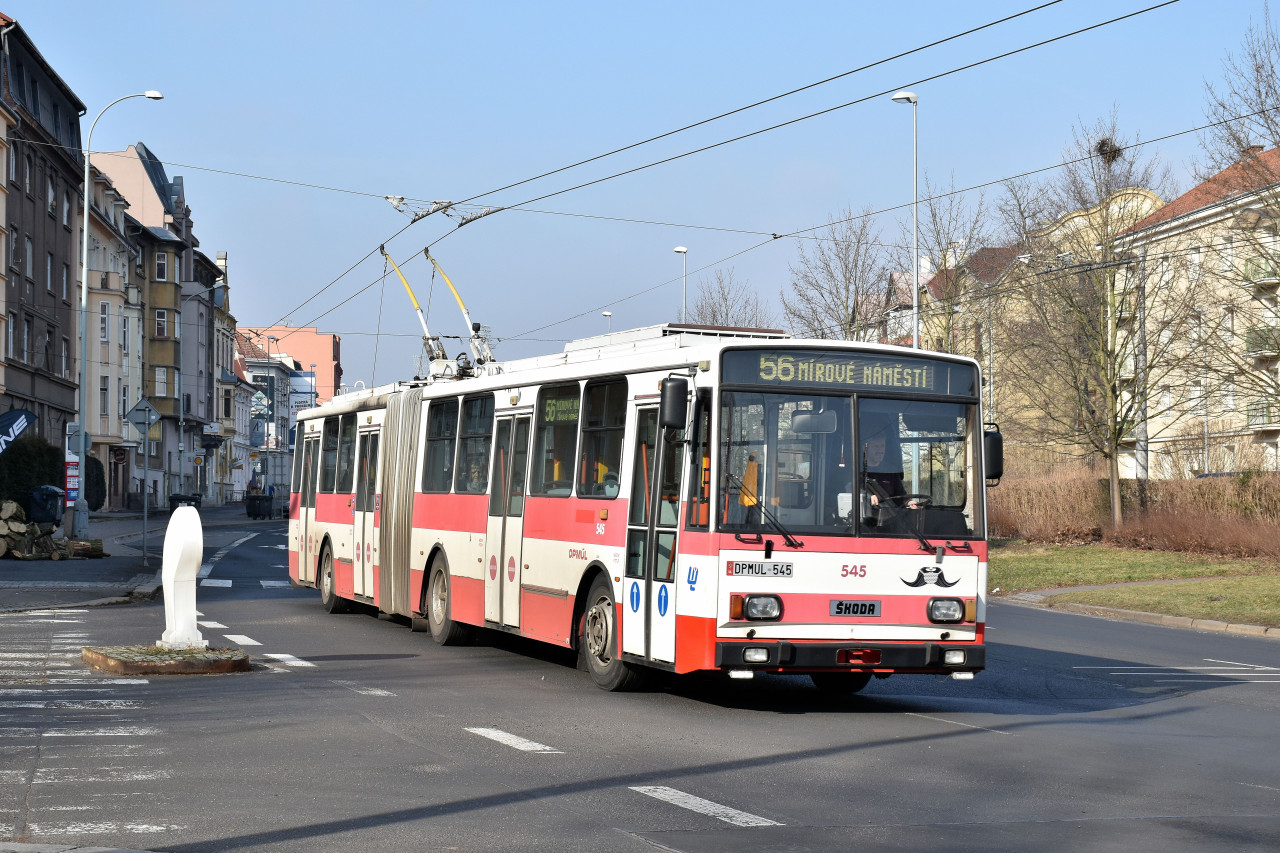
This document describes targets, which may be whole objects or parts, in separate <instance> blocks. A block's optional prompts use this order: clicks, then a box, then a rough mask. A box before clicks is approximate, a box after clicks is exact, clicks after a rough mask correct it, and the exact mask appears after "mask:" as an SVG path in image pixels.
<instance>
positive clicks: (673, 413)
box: [658, 377, 689, 429]
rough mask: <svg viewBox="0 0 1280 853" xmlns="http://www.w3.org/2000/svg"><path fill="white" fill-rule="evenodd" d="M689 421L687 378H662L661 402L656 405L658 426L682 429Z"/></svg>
mask: <svg viewBox="0 0 1280 853" xmlns="http://www.w3.org/2000/svg"><path fill="white" fill-rule="evenodd" d="M688 422H689V380H688V379H685V378H683V377H669V378H667V379H664V380H662V403H661V404H660V405H659V407H658V426H660V427H667V428H669V429H684V428H685V425H686V424H687V423H688Z"/></svg>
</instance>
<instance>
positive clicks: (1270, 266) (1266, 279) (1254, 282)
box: [1244, 256, 1280, 291]
mask: <svg viewBox="0 0 1280 853" xmlns="http://www.w3.org/2000/svg"><path fill="white" fill-rule="evenodd" d="M1244 277H1245V279H1246V280H1247V281H1248V282H1249V286H1250V287H1252V288H1253V289H1254V290H1258V291H1267V290H1275V288H1276V286H1277V285H1280V268H1278V267H1277V264H1276V260H1275V259H1274V258H1270V257H1263V256H1258V257H1256V258H1250V259H1249V260H1247V261H1245V262H1244Z"/></svg>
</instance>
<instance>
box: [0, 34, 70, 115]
mask: <svg viewBox="0 0 1280 853" xmlns="http://www.w3.org/2000/svg"><path fill="white" fill-rule="evenodd" d="M15 24H16V25H17V28H18V29H17V32H18V34H20V35H21V36H22V40H23V41H24V42H25V43H26V47H27V50H29V51H30V52H31V55H32V57H33V58H34V59H36V60H37V61H38V62H39V63H40V64H41V65H42V66H44V73H46V74H48V75H49V79H51V80H53V81H54V83H56V84H57V85H58V86H59V87H61V89H62V91H63V92H64V93H65V94H66V96H67V98H68V99H69V100H70V101H71V104H72V106H74V107H75V108H76V109H77V110H79V111H80V112H81V113H83V112H85V111H86V110H87V109H88V108H87V107H86V106H85V105H84V102H83V101H81V100H80V98H79V97H77V95H76V93H75V92H74V91H73V90H72V89H71V87H70V86H68V85H67V82H66V81H65V80H63V79H62V78H61V77H60V76H59V75H58V72H57V71H55V70H53V66H52V65H50V64H49V61H48V60H47V59H45V58H44V54H42V53H41V52H40V50H39V48H37V47H36V43H35V42H34V41H32V40H31V36H29V35H27V31H26V30H24V29H23V28H22V24H19V23H18V21H17V20H16V19H15V18H11V17H9V16H8V15H6V14H4V13H3V12H0V26H4V27H9V26H13V25H15Z"/></svg>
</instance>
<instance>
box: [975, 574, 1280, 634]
mask: <svg viewBox="0 0 1280 853" xmlns="http://www.w3.org/2000/svg"><path fill="white" fill-rule="evenodd" d="M1087 588H1088V589H1099V588H1100V587H1087ZM1067 591H1068V590H1065V589H1045V590H1038V591H1036V592H1023V593H1015V594H1013V595H1008V596H998V597H996V598H995V599H994V600H995V601H999V602H1001V603H1003V604H1013V605H1017V606H1019V607H1039V608H1041V609H1045V610H1065V611H1068V612H1070V613H1080V614H1083V615H1085V616H1098V617H1101V618H1103V619H1116V620H1119V621H1122V622H1139V623H1142V624H1144V625H1158V626H1160V627H1162V628H1179V629H1181V630H1184V631H1188V630H1189V631H1206V632H1210V633H1217V634H1238V635H1240V636H1245V637H1263V638H1265V639H1268V640H1280V628H1268V627H1266V626H1265V625H1242V624H1238V623H1233V622H1222V621H1219V620H1217V619H1193V618H1192V617H1190V616H1169V615H1167V614H1164V613H1147V612H1145V611H1142V610H1122V609H1120V608H1118V607H1101V606H1099V605H1096V604H1076V603H1073V602H1062V603H1060V604H1059V603H1054V602H1052V601H1048V600H1047V599H1048V598H1049V597H1050V596H1054V595H1060V594H1062V593H1064V592H1067Z"/></svg>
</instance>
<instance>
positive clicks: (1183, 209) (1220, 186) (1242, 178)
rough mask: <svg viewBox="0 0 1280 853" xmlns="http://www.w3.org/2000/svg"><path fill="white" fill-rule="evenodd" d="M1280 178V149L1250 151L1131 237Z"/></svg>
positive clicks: (1143, 224) (1140, 226)
mask: <svg viewBox="0 0 1280 853" xmlns="http://www.w3.org/2000/svg"><path fill="white" fill-rule="evenodd" d="M1278 178H1280V148H1272V149H1271V150H1270V151H1258V150H1257V149H1256V148H1253V149H1250V151H1249V152H1246V153H1245V155H1244V156H1242V157H1241V158H1240V159H1239V160H1237V161H1236V162H1234V163H1232V164H1231V165H1230V166H1228V167H1227V168H1225V169H1223V170H1222V171H1221V172H1219V173H1218V174H1216V175H1214V176H1213V177H1211V178H1209V179H1208V180H1206V181H1204V182H1202V183H1199V184H1197V185H1196V186H1194V187H1192V188H1191V189H1189V190H1187V191H1186V192H1185V193H1183V194H1182V195H1180V196H1178V197H1177V198H1175V199H1174V200H1173V201H1171V202H1169V203H1168V204H1166V205H1165V206H1164V207H1162V208H1160V209H1159V210H1157V211H1155V212H1154V213H1152V214H1150V215H1149V216H1147V217H1145V218H1143V219H1141V220H1139V221H1138V222H1137V223H1136V224H1135V225H1134V226H1133V227H1132V228H1130V229H1129V233H1133V232H1135V231H1142V230H1145V229H1147V228H1151V227H1152V226H1154V225H1159V224H1160V223H1162V222H1168V221H1169V220H1171V219H1177V218H1178V217H1180V216H1185V215H1187V214H1188V213H1194V212H1195V211H1197V210H1201V209H1203V208H1206V207H1212V206H1213V205H1216V204H1221V203H1222V202H1224V201H1227V200H1228V199H1232V198H1235V197H1236V196H1240V195H1244V194H1246V193H1249V192H1252V191H1254V190H1259V189H1262V188H1263V187H1265V186H1268V185H1270V184H1274V183H1275V182H1276V180H1277V179H1278Z"/></svg>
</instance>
